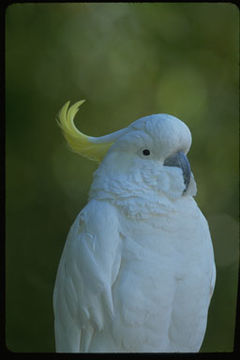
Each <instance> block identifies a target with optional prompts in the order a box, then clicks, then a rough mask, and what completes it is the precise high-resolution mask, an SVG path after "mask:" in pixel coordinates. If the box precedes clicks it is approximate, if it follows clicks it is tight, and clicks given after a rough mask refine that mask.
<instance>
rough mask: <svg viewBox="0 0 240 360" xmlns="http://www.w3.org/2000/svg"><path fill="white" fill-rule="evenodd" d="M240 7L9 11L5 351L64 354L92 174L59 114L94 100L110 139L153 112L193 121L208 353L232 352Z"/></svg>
mask: <svg viewBox="0 0 240 360" xmlns="http://www.w3.org/2000/svg"><path fill="white" fill-rule="evenodd" d="M238 26H239V12H238V8H237V7H236V6H235V5H233V4H231V3H223V4H220V3H217V4H215V3H212V4H211V3H203V4H199V3H179V4H171V3H165V4H164V3H158V4H154V3H152V4H150V3H149V4H141V3H138V4H136V3H135V4H130V3H119V4H107V3H102V4H101V3H99V4H90V3H89V4H81V3H78V4H71V3H69V4H43V3H42V4H27V3H25V4H14V5H11V6H9V7H8V8H7V11H6V53H5V54H6V234H7V239H6V265H7V268H6V284H7V287H6V290H7V294H6V310H7V313H6V320H7V322H6V342H7V346H8V347H9V349H11V350H12V351H20V352H22V351H24V352H30V351H31V352H48V351H49V352H52V351H54V335H53V312H52V292H53V286H54V280H55V275H56V270H57V265H58V261H59V258H60V254H61V251H62V248H63V245H64V242H65V238H66V235H67V232H68V229H69V227H70V225H71V223H72V222H73V220H74V218H75V216H76V215H77V213H78V212H79V211H80V210H81V208H82V207H83V206H84V205H85V204H86V202H87V193H88V190H89V186H90V184H91V181H92V173H93V171H94V169H96V166H97V165H96V164H95V163H93V162H91V161H88V160H86V159H82V158H81V157H79V156H77V155H76V154H73V153H71V152H70V151H68V148H67V146H66V144H65V142H64V139H63V136H62V134H61V132H60V129H59V128H58V127H57V124H56V121H55V119H56V114H57V112H58V110H59V109H60V107H61V106H62V105H63V103H65V102H66V101H67V100H71V101H73V102H75V101H77V100H79V99H83V98H84V99H87V102H86V103H85V104H84V105H83V106H82V107H81V109H80V112H79V114H78V115H77V119H76V123H77V126H79V128H80V129H81V130H82V131H83V132H85V133H87V134H89V135H93V136H100V135H104V134H106V133H109V132H112V131H115V130H118V129H120V128H122V127H124V126H127V125H128V124H129V123H131V122H132V121H134V120H136V119H137V118H139V117H141V116H145V115H149V114H152V113H158V112H163V113H170V114H173V115H175V116H177V117H179V118H180V119H182V120H183V121H185V122H186V123H187V125H188V126H189V127H190V129H191V131H192V137H193V144H192V149H191V151H190V153H189V159H190V161H191V166H192V170H193V172H194V175H195V178H196V181H197V184H198V194H197V197H196V199H197V202H198V204H199V206H200V208H201V209H202V211H203V213H204V214H205V215H206V217H207V219H208V221H209V225H210V229H211V233H212V238H213V244H214V248H215V256H216V264H217V283H216V289H215V293H214V297H213V299H212V303H211V307H210V311H209V321H208V329H207V333H206V337H205V340H204V344H203V347H202V351H210V352H211V351H232V348H233V340H234V326H235V310H236V294H237V273H238V263H239V254H238V178H239V172H238V97H239V92H238V88H239V84H238V59H239V56H238V54H239V47H238V34H239V27H238Z"/></svg>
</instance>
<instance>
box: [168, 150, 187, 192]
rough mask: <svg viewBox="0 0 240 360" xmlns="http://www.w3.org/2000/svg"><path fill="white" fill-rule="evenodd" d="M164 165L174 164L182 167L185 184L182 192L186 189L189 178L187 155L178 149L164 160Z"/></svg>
mask: <svg viewBox="0 0 240 360" xmlns="http://www.w3.org/2000/svg"><path fill="white" fill-rule="evenodd" d="M163 165H164V166H176V167H179V168H180V169H182V172H183V179H184V184H185V189H184V192H185V191H186V190H187V188H188V185H189V182H190V178H191V167H190V164H189V161H188V158H187V156H186V155H185V154H184V152H182V151H179V152H177V153H176V154H174V155H171V156H169V157H168V158H167V159H166V160H165V161H164V164H163Z"/></svg>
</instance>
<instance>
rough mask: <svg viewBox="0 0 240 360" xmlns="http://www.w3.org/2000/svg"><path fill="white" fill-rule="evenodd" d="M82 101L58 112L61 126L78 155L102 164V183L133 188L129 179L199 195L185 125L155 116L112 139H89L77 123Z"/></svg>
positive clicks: (100, 167) (166, 117)
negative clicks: (189, 159)
mask: <svg viewBox="0 0 240 360" xmlns="http://www.w3.org/2000/svg"><path fill="white" fill-rule="evenodd" d="M84 101H85V100H81V101H79V102H77V103H75V104H74V105H72V106H71V107H69V104H70V103H69V102H67V103H66V104H65V105H64V106H63V107H62V109H61V110H60V112H59V125H60V127H61V128H62V131H63V135H64V136H65V138H66V140H67V142H68V144H69V145H70V147H71V149H72V150H73V151H74V152H76V153H78V154H80V155H82V156H84V157H87V158H89V159H91V160H95V161H98V162H101V164H100V166H99V170H98V176H99V177H101V175H102V180H101V181H103V178H105V181H106V180H107V178H108V179H111V181H114V180H116V179H117V181H120V180H121V181H122V182H124V181H125V182H126V183H129V179H130V178H131V179H132V180H133V182H135V183H136V184H137V182H139V184H140V183H141V184H143V183H144V184H145V185H146V186H148V187H151V188H154V187H155V188H156V189H158V190H159V191H163V192H164V189H165V192H166V191H168V190H169V189H170V188H171V187H172V188H174V189H175V190H174V191H175V193H177V194H181V195H183V194H190V195H195V194H194V193H195V192H196V189H195V187H196V185H195V182H194V179H193V175H192V173H191V168H190V164H189V161H188V158H187V153H188V151H189V149H190V146H191V141H192V138H191V132H190V130H189V129H188V127H187V125H186V124H184V123H183V122H182V121H181V120H179V119H178V118H176V117H174V116H172V115H168V114H153V115H150V116H145V117H142V118H140V119H138V120H136V121H134V122H133V123H131V124H130V125H129V126H128V127H126V128H123V129H121V130H118V131H115V132H113V133H111V134H108V135H105V136H101V137H91V136H87V135H85V134H83V133H82V132H80V131H79V130H78V129H77V128H76V126H75V124H74V117H75V115H76V113H77V112H78V110H79V107H80V106H81V105H82V104H83V102H84ZM189 188H190V189H189ZM189 190H190V191H189ZM174 191H173V192H174Z"/></svg>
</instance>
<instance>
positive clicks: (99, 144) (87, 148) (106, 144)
mask: <svg viewBox="0 0 240 360" xmlns="http://www.w3.org/2000/svg"><path fill="white" fill-rule="evenodd" d="M84 102H85V100H81V101H78V102H76V103H75V104H73V105H72V106H70V107H69V105H70V101H68V102H66V104H64V105H63V107H62V108H61V110H60V112H59V115H58V119H59V121H58V124H59V126H60V127H61V129H62V132H63V135H64V137H65V139H66V140H67V142H68V144H69V146H70V148H71V149H72V151H74V152H76V153H77V154H79V155H82V156H84V157H86V158H88V159H90V160H95V161H101V160H102V159H103V157H104V156H105V154H106V153H107V151H108V149H109V148H110V146H111V145H112V144H113V141H110V139H111V136H110V137H109V136H108V135H107V136H103V137H99V138H97V137H92V136H87V135H85V134H83V133H82V132H81V131H79V130H78V129H77V128H76V126H75V124H74V118H75V116H76V114H77V112H78V110H79V107H80V106H81V105H82V104H83V103H84Z"/></svg>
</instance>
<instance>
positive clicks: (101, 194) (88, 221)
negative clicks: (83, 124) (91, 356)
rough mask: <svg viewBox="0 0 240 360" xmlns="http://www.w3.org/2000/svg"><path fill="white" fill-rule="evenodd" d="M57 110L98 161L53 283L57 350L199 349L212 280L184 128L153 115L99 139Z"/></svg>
mask: <svg viewBox="0 0 240 360" xmlns="http://www.w3.org/2000/svg"><path fill="white" fill-rule="evenodd" d="M83 102H84V100H82V101H79V102H77V103H76V104H74V105H72V106H71V107H69V102H67V103H66V104H65V105H64V106H63V108H62V109H61V111H60V113H59V125H60V126H61V128H62V131H63V134H64V136H65V138H66V140H67V142H68V143H69V145H70V147H71V148H72V150H73V151H75V152H77V153H79V154H80V155H82V156H85V157H87V158H89V159H92V160H96V161H99V162H100V165H99V167H98V169H97V170H96V172H95V173H94V178H93V183H92V185H91V189H90V193H89V202H88V204H87V205H86V206H85V207H84V208H83V209H82V211H81V212H80V213H79V214H78V216H77V217H76V220H75V221H74V223H73V225H72V227H71V229H70V232H69V234H68V237H67V241H66V244H65V247H64V250H63V253H62V256H61V260H60V263H59V268H58V272H57V277H56V283H55V288H54V297H53V303H54V317H55V323H54V325H55V341H56V351H57V352H198V351H199V349H200V347H201V344H202V341H203V338H204V334H205V330H206V324H207V316H208V308H209V304H210V299H211V296H212V293H213V289H214V285H215V277H216V271H215V263H214V253H213V247H212V241H211V236H210V233H209V228H208V223H207V221H206V219H205V217H204V216H203V214H202V212H201V211H200V210H199V208H198V206H197V204H196V202H195V201H194V199H193V196H194V195H195V194H196V184H195V181H194V177H193V174H192V173H191V169H190V165H189V162H188V159H187V156H186V154H187V152H188V151H189V149H190V146H191V133H190V130H189V129H188V127H187V126H186V125H185V124H184V123H183V122H182V121H181V120H179V119H177V118H176V117H174V116H171V115H167V114H154V115H150V116H146V117H143V118H140V119H138V120H136V121H134V122H133V123H132V124H130V125H129V126H128V127H126V128H124V129H122V130H119V131H116V132H113V133H111V134H109V135H106V136H102V137H90V136H87V135H84V134H83V133H81V132H80V131H79V130H78V129H77V128H76V127H75V125H74V117H75V115H76V113H77V111H78V109H79V106H80V105H81V104H82V103H83Z"/></svg>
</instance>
